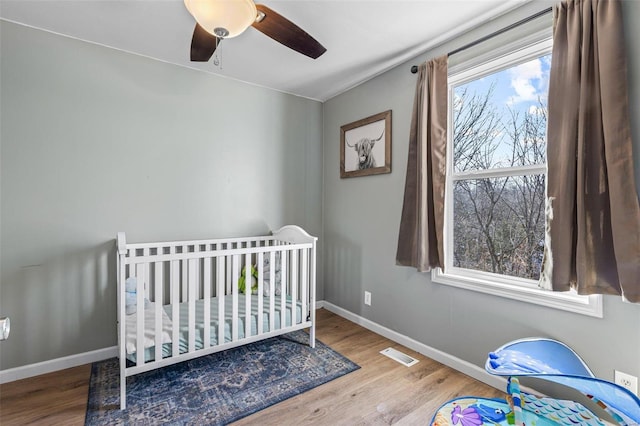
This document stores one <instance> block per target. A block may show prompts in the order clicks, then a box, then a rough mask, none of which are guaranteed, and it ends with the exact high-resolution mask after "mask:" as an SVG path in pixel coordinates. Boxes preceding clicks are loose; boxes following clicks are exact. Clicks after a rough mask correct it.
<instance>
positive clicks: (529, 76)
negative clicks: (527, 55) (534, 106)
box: [507, 59, 545, 105]
mask: <svg viewBox="0 0 640 426" xmlns="http://www.w3.org/2000/svg"><path fill="white" fill-rule="evenodd" d="M509 75H510V77H511V87H512V88H513V90H514V91H515V93H516V94H515V95H514V96H511V97H509V100H508V101H507V104H509V105H513V104H517V103H519V102H527V101H537V100H538V98H539V97H542V96H545V93H544V92H543V91H542V90H541V89H542V88H541V87H540V86H541V80H542V79H543V71H542V61H541V60H540V59H534V60H532V61H529V62H525V63H524V64H520V65H518V66H515V67H513V68H511V69H509Z"/></svg>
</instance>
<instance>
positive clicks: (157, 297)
mask: <svg viewBox="0 0 640 426" xmlns="http://www.w3.org/2000/svg"><path fill="white" fill-rule="evenodd" d="M154 266H155V270H154V275H153V277H154V280H155V289H154V303H155V308H156V309H155V315H156V333H155V339H154V340H155V358H154V359H155V360H156V361H158V360H161V359H162V341H163V336H164V327H163V324H162V308H163V306H162V305H163V300H162V262H156V263H155V265H154Z"/></svg>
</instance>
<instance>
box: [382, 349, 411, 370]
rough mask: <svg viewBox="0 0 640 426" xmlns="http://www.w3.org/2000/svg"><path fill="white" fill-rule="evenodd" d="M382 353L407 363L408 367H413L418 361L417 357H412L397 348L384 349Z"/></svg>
mask: <svg viewBox="0 0 640 426" xmlns="http://www.w3.org/2000/svg"><path fill="white" fill-rule="evenodd" d="M380 353H381V354H382V355H384V356H388V357H389V358H391V359H394V360H396V361H398V362H399V363H400V364H402V365H405V366H407V367H411V366H412V365H414V364H417V363H418V360H417V359H415V358H413V357H410V356H409V355H407V354H404V353H402V352H400V351H399V350H396V349H393V348H387V349H385V350H383V351H380Z"/></svg>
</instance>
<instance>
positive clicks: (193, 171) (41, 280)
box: [0, 21, 322, 369]
mask: <svg viewBox="0 0 640 426" xmlns="http://www.w3.org/2000/svg"><path fill="white" fill-rule="evenodd" d="M0 27H1V34H0V35H1V40H2V45H1V50H2V64H1V69H0V72H1V81H0V83H1V85H0V87H1V90H2V98H1V99H2V100H1V105H0V107H1V110H2V123H1V124H2V128H1V133H0V136H1V157H2V162H1V173H2V174H1V178H2V180H1V185H2V187H1V190H2V192H1V194H2V197H1V208H2V211H1V214H2V216H1V219H2V226H1V236H2V239H1V241H2V243H1V250H2V253H1V254H2V270H1V272H2V274H1V284H0V314H1V315H3V316H5V315H9V316H10V317H11V320H12V331H11V337H10V338H9V340H7V341H5V342H2V343H1V344H0V362H1V364H0V369H7V368H12V367H16V366H20V365H26V364H31V363H35V362H39V361H44V360H49V359H53V358H57V357H62V356H66V355H71V354H77V353H82V352H86V351H90V350H94V349H101V348H105V347H109V346H113V345H116V343H117V342H116V288H115V272H114V271H115V255H114V241H113V239H114V238H115V235H116V232H117V231H125V232H127V237H128V240H129V241H137V242H140V241H148V240H172V239H189V238H205V237H223V236H240V235H256V234H263V233H266V232H268V231H269V230H272V229H276V228H277V227H279V226H282V225H284V224H288V223H295V224H299V225H301V226H303V227H304V228H306V229H307V230H308V231H309V232H310V233H312V234H315V235H318V236H320V233H321V230H322V229H321V226H322V220H321V214H322V207H321V201H322V162H321V158H322V105H321V104H320V103H319V102H315V101H310V100H307V99H303V98H299V97H294V96H291V95H287V94H283V93H279V92H275V91H271V90H267V89H263V88H259V87H255V86H251V85H246V84H242V83H238V82H235V81H232V80H228V79H222V78H219V77H216V76H213V75H210V74H206V73H203V72H199V71H194V70H190V69H185V68H181V67H177V66H173V65H169V64H165V63H161V62H157V61H153V60H149V59H146V58H142V57H139V56H134V55H130V54H126V53H123V52H119V51H115V50H111V49H107V48H104V47H100V46H96V45H92V44H87V43H84V42H80V41H77V40H73V39H68V38H64V37H60V36H57V35H53V34H49V33H46V32H42V31H37V30H33V29H29V28H26V27H22V26H19V25H15V24H12V23H7V22H3V21H0Z"/></svg>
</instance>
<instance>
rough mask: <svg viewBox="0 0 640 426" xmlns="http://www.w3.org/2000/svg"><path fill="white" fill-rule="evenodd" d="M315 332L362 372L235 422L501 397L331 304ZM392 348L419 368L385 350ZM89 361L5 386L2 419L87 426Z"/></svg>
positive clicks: (412, 415)
mask: <svg viewBox="0 0 640 426" xmlns="http://www.w3.org/2000/svg"><path fill="white" fill-rule="evenodd" d="M317 320H318V321H317V330H316V333H317V334H316V335H317V337H318V339H319V340H321V341H322V342H323V343H325V344H327V345H329V346H331V347H332V348H333V349H334V350H336V351H338V352H340V353H341V354H343V355H344V356H346V357H347V358H349V359H350V360H352V361H353V362H355V363H357V364H358V365H359V366H360V369H359V370H357V371H354V372H352V373H350V374H347V375H345V376H343V377H340V378H338V379H336V380H333V381H331V382H329V383H326V384H324V385H322V386H319V387H317V388H315V389H312V390H310V391H308V392H305V393H303V394H301V395H298V396H295V397H293V398H290V399H288V400H286V401H283V402H281V403H279V404H276V405H273V406H271V407H269V408H267V409H265V410H262V411H260V412H258V413H255V414H253V415H251V416H249V417H246V418H244V419H241V420H239V421H237V422H235V423H234V425H235V426H242V425H255V424H260V425H293V424H295V425H389V424H398V425H415V424H426V423H427V422H428V421H429V420H430V419H431V416H432V415H433V413H434V411H435V410H436V409H437V408H438V407H439V406H440V405H441V404H443V403H444V402H446V401H447V400H449V399H451V398H455V397H457V396H463V395H475V396H479V397H490V398H491V397H498V396H502V393H501V392H500V391H498V390H496V389H494V388H492V387H490V386H487V385H485V384H483V383H481V382H478V381H477V380H474V379H472V378H471V377H468V376H466V375H464V374H462V373H459V372H457V371H455V370H453V369H451V368H449V367H446V366H444V365H442V364H440V363H438V362H436V361H433V360H431V359H429V358H426V357H424V356H422V355H420V354H418V353H416V352H414V351H412V350H410V349H408V348H405V347H403V346H401V345H398V344H397V343H395V342H392V341H391V340H388V339H386V338H384V337H382V336H380V335H378V334H375V333H373V332H371V331H369V330H367V329H365V328H363V327H361V326H359V325H357V324H354V323H352V322H350V321H348V320H346V319H344V318H342V317H340V316H337V315H335V314H333V313H331V312H329V311H327V310H325V309H320V310H319V311H317ZM387 347H393V348H395V349H398V350H400V351H402V352H404V353H406V354H408V355H411V356H413V357H414V358H417V359H419V360H420V362H418V363H417V364H416V365H414V366H412V367H405V366H404V365H402V364H400V363H398V362H396V361H394V360H392V359H390V358H388V357H386V356H384V355H382V354H380V353H379V352H380V351H381V350H383V349H385V348H387ZM90 373H91V366H90V365H83V366H80V367H75V368H71V369H67V370H62V371H58V372H55V373H50V374H46V375H42V376H38V377H33V378H29V379H25V380H19V381H16V382H12V383H7V384H4V385H0V424H2V425H3V426H5V425H6V426H10V425H28V424H38V425H59V424H64V425H83V424H84V418H85V414H86V406H87V396H88V388H89V376H90Z"/></svg>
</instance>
